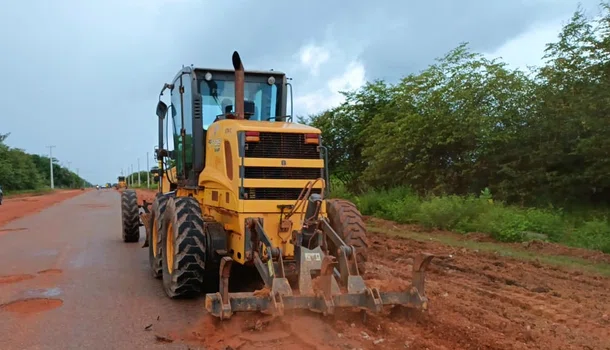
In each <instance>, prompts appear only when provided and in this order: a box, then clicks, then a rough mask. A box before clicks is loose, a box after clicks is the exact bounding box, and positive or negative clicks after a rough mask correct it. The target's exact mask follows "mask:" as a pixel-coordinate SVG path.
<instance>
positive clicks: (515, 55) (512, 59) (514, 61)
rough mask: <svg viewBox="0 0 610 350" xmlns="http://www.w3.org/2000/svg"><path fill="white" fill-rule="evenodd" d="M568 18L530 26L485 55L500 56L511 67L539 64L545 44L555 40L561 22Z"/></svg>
mask: <svg viewBox="0 0 610 350" xmlns="http://www.w3.org/2000/svg"><path fill="white" fill-rule="evenodd" d="M567 19H568V18H562V19H558V20H555V21H552V22H545V23H541V24H538V25H535V26H532V27H530V29H529V30H527V31H525V32H523V33H522V34H521V35H519V36H517V37H515V38H514V39H511V40H509V41H507V42H506V43H504V45H502V46H501V47H500V48H498V49H497V50H496V51H494V52H491V53H486V54H485V55H486V56H487V57H489V58H501V59H502V61H504V62H506V63H508V65H509V66H510V67H511V68H518V69H521V70H524V71H527V68H528V66H540V65H542V64H543V60H542V57H543V56H544V50H545V49H546V44H548V43H552V42H555V41H557V36H558V35H559V33H560V32H561V29H562V27H563V24H564V23H565V21H566V20H567Z"/></svg>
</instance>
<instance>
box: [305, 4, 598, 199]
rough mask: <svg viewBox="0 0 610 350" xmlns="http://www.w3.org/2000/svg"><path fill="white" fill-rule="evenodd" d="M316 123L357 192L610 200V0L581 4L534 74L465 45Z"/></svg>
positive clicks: (363, 93) (375, 86) (372, 86)
mask: <svg viewBox="0 0 610 350" xmlns="http://www.w3.org/2000/svg"><path fill="white" fill-rule="evenodd" d="M344 95H345V97H346V99H345V102H344V103H343V104H341V105H340V106H338V107H336V108H333V109H330V110H327V111H325V112H323V113H320V114H317V115H313V116H310V117H309V119H308V120H307V121H305V120H304V118H300V120H301V121H304V122H306V123H308V124H310V125H312V126H315V127H317V128H320V129H321V130H322V132H323V140H324V144H325V145H326V146H327V147H328V149H329V166H330V170H331V173H332V174H333V177H334V178H335V179H338V180H339V181H340V182H341V183H342V184H343V185H344V186H345V187H346V188H347V189H348V190H349V191H350V192H351V193H355V194H358V193H365V192H367V191H371V190H387V189H391V188H397V187H409V188H411V189H412V190H413V191H415V192H416V193H417V194H419V195H421V196H428V195H445V194H456V195H467V194H479V193H481V191H485V190H486V189H489V190H491V192H492V193H493V194H494V198H497V199H500V200H503V201H505V202H508V203H515V204H521V205H548V204H553V205H556V206H562V207H567V206H575V205H576V206H582V205H594V204H604V205H607V204H609V202H610V4H609V3H608V2H604V3H602V4H601V13H600V16H596V18H590V17H588V16H587V15H586V14H585V13H584V12H583V10H582V9H580V8H579V9H578V10H577V11H576V12H575V13H574V15H573V16H572V18H571V19H570V21H569V22H568V23H567V24H566V25H565V26H564V27H563V28H562V30H561V32H560V33H559V35H558V38H557V40H556V42H553V43H549V44H547V45H546V50H545V53H544V57H543V64H542V66H540V67H530V68H529V69H528V70H527V71H525V70H520V69H512V68H510V67H509V66H508V65H507V64H506V63H504V62H503V61H502V60H501V59H488V58H486V57H484V56H483V55H481V54H478V53H475V52H472V51H471V50H470V49H469V48H468V45H467V44H461V45H459V46H458V47H457V48H455V49H454V50H452V51H450V52H449V53H447V54H446V55H445V56H444V57H442V58H439V59H437V61H436V62H435V63H434V64H432V65H430V66H429V67H428V68H426V69H424V70H423V71H421V72H418V73H412V74H408V75H406V76H404V77H403V78H402V79H401V80H400V81H399V82H398V83H396V84H391V83H388V82H386V81H382V80H376V81H373V82H369V83H367V84H366V85H365V86H364V87H362V88H361V89H359V90H357V91H351V92H344Z"/></svg>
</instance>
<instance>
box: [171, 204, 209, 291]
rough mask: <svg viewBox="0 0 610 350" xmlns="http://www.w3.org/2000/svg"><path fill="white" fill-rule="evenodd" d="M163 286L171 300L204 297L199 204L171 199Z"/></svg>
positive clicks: (203, 253) (203, 249) (203, 259)
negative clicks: (202, 293)
mask: <svg viewBox="0 0 610 350" xmlns="http://www.w3.org/2000/svg"><path fill="white" fill-rule="evenodd" d="M162 232H163V234H162V244H161V249H162V254H161V256H162V259H163V262H162V267H163V287H164V289H165V293H166V294H167V296H169V297H170V298H179V297H195V296H198V295H200V294H201V292H202V290H203V287H204V282H205V281H204V276H205V251H206V250H205V241H206V240H205V235H204V231H203V218H202V216H201V208H200V207H199V203H198V202H197V201H196V200H195V199H194V198H192V197H176V198H169V199H168V201H167V205H166V207H165V213H164V214H163V231H162Z"/></svg>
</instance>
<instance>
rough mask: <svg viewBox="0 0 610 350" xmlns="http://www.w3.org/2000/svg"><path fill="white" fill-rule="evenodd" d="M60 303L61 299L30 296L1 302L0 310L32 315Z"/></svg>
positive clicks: (57, 305) (54, 307) (55, 306)
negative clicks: (4, 302)
mask: <svg viewBox="0 0 610 350" xmlns="http://www.w3.org/2000/svg"><path fill="white" fill-rule="evenodd" d="M62 305H63V301H62V300H61V299H51V298H30V299H20V300H15V301H12V302H10V303H6V304H2V305H0V311H6V312H11V313H15V314H19V315H32V314H37V313H40V312H44V311H49V310H53V309H56V308H58V307H60V306H62Z"/></svg>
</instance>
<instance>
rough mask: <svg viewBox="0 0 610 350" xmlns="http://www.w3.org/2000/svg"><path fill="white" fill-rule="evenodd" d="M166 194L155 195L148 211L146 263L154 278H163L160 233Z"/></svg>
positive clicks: (167, 197) (167, 196)
mask: <svg viewBox="0 0 610 350" xmlns="http://www.w3.org/2000/svg"><path fill="white" fill-rule="evenodd" d="M169 197H170V196H169V195H167V194H157V196H156V198H155V200H154V202H153V204H152V208H151V211H150V225H149V227H150V231H151V232H150V234H149V235H148V261H149V263H150V270H151V273H152V275H153V277H154V278H161V277H162V276H163V264H162V257H161V254H162V249H161V234H160V233H161V232H163V231H162V228H163V220H162V219H163V213H164V212H165V207H166V206H167V200H168V199H169Z"/></svg>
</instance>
